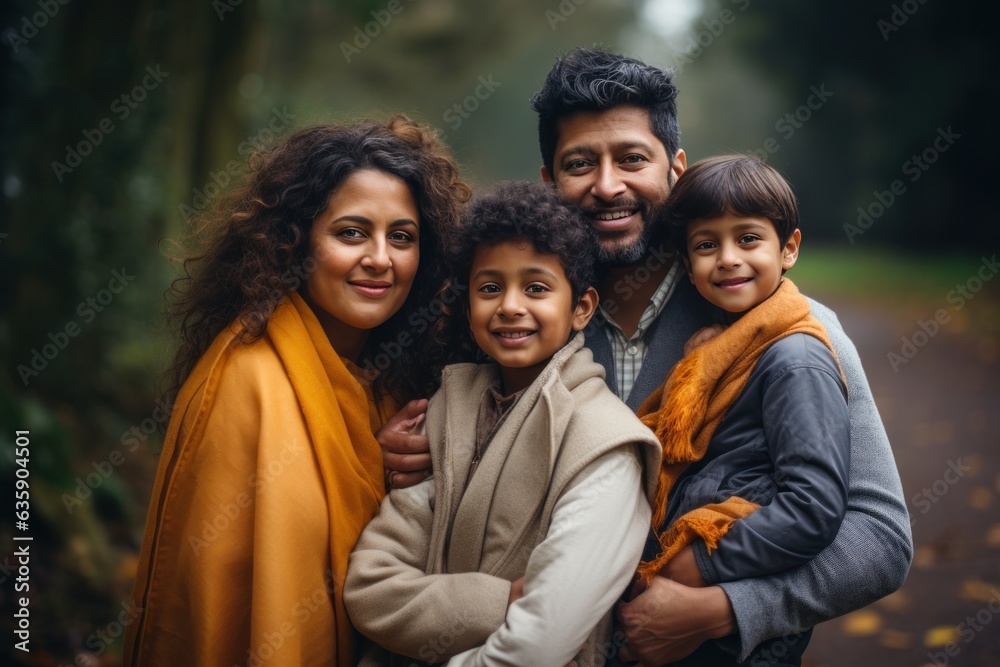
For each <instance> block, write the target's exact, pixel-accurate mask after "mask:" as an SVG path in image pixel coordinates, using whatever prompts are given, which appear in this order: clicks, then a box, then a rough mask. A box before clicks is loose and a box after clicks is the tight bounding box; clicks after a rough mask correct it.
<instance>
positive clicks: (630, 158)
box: [622, 155, 646, 164]
mask: <svg viewBox="0 0 1000 667" xmlns="http://www.w3.org/2000/svg"><path fill="white" fill-rule="evenodd" d="M622 162H628V163H629V164H638V163H639V162H646V158H644V157H643V156H641V155H626V156H625V158H624V159H623V160H622Z"/></svg>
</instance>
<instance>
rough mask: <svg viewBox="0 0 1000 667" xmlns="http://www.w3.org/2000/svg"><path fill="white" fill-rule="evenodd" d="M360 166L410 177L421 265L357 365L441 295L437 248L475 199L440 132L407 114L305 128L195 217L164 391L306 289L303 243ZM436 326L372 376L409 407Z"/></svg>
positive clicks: (424, 387) (176, 300) (431, 378)
mask: <svg viewBox="0 0 1000 667" xmlns="http://www.w3.org/2000/svg"><path fill="white" fill-rule="evenodd" d="M363 169H373V170H378V171H382V172H385V173H387V174H391V175H393V176H397V177H398V178H400V179H402V180H403V181H405V182H406V184H407V185H408V186H409V187H410V190H411V192H412V193H413V198H414V201H415V202H416V204H417V208H418V211H419V213H420V235H419V238H420V265H419V268H418V269H417V274H416V277H415V279H414V281H413V288H412V289H411V290H410V294H409V296H408V297H407V299H406V301H405V302H404V304H403V306H402V308H400V310H399V311H398V312H397V313H396V314H395V315H393V317H391V318H390V319H389V320H388V321H387V322H386V323H385V324H383V325H381V326H379V327H377V328H375V329H374V330H372V332H371V334H370V336H369V339H368V341H367V344H366V349H365V351H364V352H363V353H362V359H361V363H362V364H363V365H365V366H366V367H368V368H374V367H375V365H374V364H371V363H365V362H366V361H367V362H371V361H372V359H373V357H374V356H375V353H376V352H377V351H378V350H379V349H380V347H379V345H380V343H383V342H389V341H395V340H396V338H397V337H398V334H399V333H400V332H401V331H402V330H403V328H404V327H407V322H408V318H409V317H410V315H411V314H413V313H414V312H415V311H416V310H417V308H419V306H420V304H423V303H428V302H429V301H430V300H431V298H432V297H433V295H434V294H435V293H436V292H437V290H438V288H439V287H440V283H441V281H442V279H443V277H444V276H443V272H442V270H441V262H440V261H439V259H438V258H439V252H440V240H441V238H442V236H443V235H444V230H446V229H449V228H451V227H453V226H454V225H455V224H456V222H457V219H458V215H459V212H460V210H461V207H462V205H463V204H464V203H465V202H466V201H468V200H469V198H470V196H471V191H470V189H469V187H468V186H467V185H466V184H465V183H464V182H463V181H462V180H461V178H460V176H459V173H458V168H457V166H456V164H455V162H454V160H453V159H452V158H451V156H450V155H449V154H448V152H447V149H446V148H445V147H444V146H443V145H442V144H441V143H440V142H439V141H438V139H437V136H436V134H435V132H434V131H433V130H431V129H429V128H427V127H423V126H421V125H418V124H417V123H415V122H414V121H412V120H410V119H409V118H407V117H406V116H403V115H397V116H393V117H392V118H390V119H389V120H388V121H385V122H379V121H372V120H369V121H363V122H359V123H356V124H352V125H321V126H317V127H311V128H307V129H304V130H301V131H299V132H297V133H295V134H294V135H292V136H291V137H289V138H288V139H286V140H284V141H283V142H281V143H279V144H277V145H276V146H274V147H271V148H268V149H264V150H261V151H258V152H257V153H255V154H254V155H252V156H251V157H250V159H249V161H248V173H247V174H246V178H245V179H243V181H242V182H241V183H240V184H238V185H237V186H236V187H235V188H234V189H233V190H232V191H230V192H229V193H228V194H227V195H226V196H225V197H224V198H222V199H221V200H220V201H219V203H218V205H217V206H215V207H213V208H212V209H210V210H208V211H206V212H205V213H204V214H202V215H200V216H199V220H198V222H199V223H200V224H199V226H198V231H196V232H195V235H194V236H195V241H196V242H200V245H201V247H203V248H204V251H203V252H202V253H201V254H198V255H196V256H193V257H188V258H187V259H185V260H184V272H185V274H186V275H185V276H184V277H182V278H179V279H178V280H176V281H175V282H174V284H173V286H172V287H171V289H170V291H169V294H170V296H172V303H171V305H170V306H169V308H168V316H169V317H170V318H171V320H172V321H173V322H174V323H175V325H176V326H177V328H178V330H179V334H180V346H179V349H178V350H177V353H176V356H175V357H174V361H173V365H172V367H171V369H170V370H171V373H172V380H173V383H174V386H173V388H172V390H171V391H173V390H176V389H177V388H179V387H180V385H181V384H183V382H184V380H185V379H186V378H187V376H188V375H189V374H190V373H191V370H192V369H193V368H194V365H195V363H196V362H197V361H198V359H199V357H201V355H202V354H204V352H205V350H207V349H208V347H209V345H211V343H212V341H213V340H214V339H215V337H216V336H217V335H218V334H219V333H220V332H221V331H222V330H223V329H224V328H225V327H227V326H228V325H229V324H230V323H232V322H234V321H238V323H239V326H240V327H241V328H242V340H243V341H244V342H247V343H248V342H251V341H254V340H256V339H258V338H260V337H261V336H262V335H264V331H265V329H266V328H267V322H268V319H269V318H270V316H271V314H272V313H273V312H274V309H275V307H276V306H277V305H278V302H279V301H280V299H281V297H282V296H284V295H285V294H287V293H288V292H290V291H292V290H296V289H300V288H301V287H303V285H304V280H305V278H306V277H307V275H308V274H307V272H306V271H307V270H308V269H309V267H310V264H312V265H313V266H314V265H315V262H314V260H312V259H311V257H309V247H308V245H309V244H308V241H309V232H310V229H311V227H312V224H313V220H314V219H315V218H316V216H317V215H319V214H320V213H321V212H323V211H324V210H325V209H326V207H327V204H328V202H329V200H330V197H331V195H332V194H333V193H334V192H335V191H336V190H337V189H338V188H339V187H340V186H341V185H342V184H343V183H344V181H345V180H346V179H347V178H348V177H349V176H350V175H351V174H353V173H355V172H357V171H360V170H363ZM304 268H305V269H306V271H304V270H303V269H304ZM433 330H434V327H428V326H426V325H425V327H423V328H422V329H421V330H420V331H421V332H425V333H424V335H420V334H419V333H418V332H417V331H410V330H409V329H407V331H408V334H409V338H408V340H410V341H412V342H411V343H410V344H409V345H406V346H402V345H399V346H392V347H391V349H393V350H394V352H395V351H396V350H397V348H398V357H397V358H395V359H393V360H392V363H391V364H389V365H388V368H386V369H385V370H384V372H382V373H381V374H379V375H378V377H377V378H375V380H376V384H377V386H378V388H379V389H380V390H384V391H388V392H390V393H392V394H393V395H395V396H396V397H397V398H400V399H404V400H405V399H409V398H413V397H418V396H426V395H428V394H429V393H430V392H431V391H432V390H433V389H434V388H435V386H436V384H437V381H438V378H437V374H436V372H435V371H436V370H437V369H436V368H435V360H437V359H438V358H439V357H440V356H441V355H442V354H443V352H440V351H439V346H437V345H434V344H433V343H432V341H431V340H430V339H431V334H432V332H433ZM394 356H397V355H395V354H394ZM383 366H384V364H383ZM168 393H169V392H168Z"/></svg>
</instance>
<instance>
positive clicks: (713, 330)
mask: <svg viewBox="0 0 1000 667" xmlns="http://www.w3.org/2000/svg"><path fill="white" fill-rule="evenodd" d="M725 330H726V327H724V326H722V325H721V324H713V325H712V326H710V327H702V328H701V329H698V331H696V332H695V333H694V335H693V336H691V337H690V338H689V339H688V342H686V343H684V356H687V355H689V354H691V353H692V352H694V348H696V347H698V346H699V345H704V344H705V343H707V342H708V341H710V340H712V339H713V338H715V337H716V336H718V335H719V334H720V333H722V332H723V331H725Z"/></svg>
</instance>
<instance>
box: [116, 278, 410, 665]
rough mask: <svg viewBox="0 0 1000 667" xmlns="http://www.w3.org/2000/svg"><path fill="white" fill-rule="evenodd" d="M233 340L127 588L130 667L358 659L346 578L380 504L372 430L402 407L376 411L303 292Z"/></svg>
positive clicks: (192, 412) (187, 414)
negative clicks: (257, 328)
mask: <svg viewBox="0 0 1000 667" xmlns="http://www.w3.org/2000/svg"><path fill="white" fill-rule="evenodd" d="M238 333H239V328H238V326H237V325H235V324H234V325H233V326H230V327H229V328H228V329H226V330H225V331H223V332H222V333H221V334H219V336H218V337H217V338H216V339H215V341H214V342H213V343H212V345H211V347H210V348H209V349H208V350H207V351H206V352H205V354H204V355H203V356H202V358H201V359H200V360H199V362H198V363H197V365H196V366H195V368H194V370H193V371H192V373H191V375H190V377H188V379H187V381H186V382H185V383H184V386H183V387H182V389H181V391H180V394H179V396H178V398H177V402H176V404H175V407H174V411H173V414H172V418H171V421H170V425H169V428H168V431H167V435H166V439H165V442H164V446H163V452H162V456H161V459H160V462H159V468H158V470H157V474H156V481H155V485H154V488H153V495H152V499H151V502H150V507H149V513H148V516H147V519H146V530H145V535H144V538H143V545H142V552H141V555H140V559H139V563H138V568H137V576H136V581H135V587H134V589H133V592H132V600H131V604H132V606H133V609H136V610H137V611H138V610H141V614H140V615H139V616H138V618H137V620H135V621H133V622H132V623H131V624H130V625H129V626H128V628H127V634H126V639H125V660H124V664H125V665H128V666H131V667H135V666H138V665H171V666H172V667H177V666H180V667H193V666H199V665H206V666H208V665H212V666H216V665H225V666H226V667H230V666H231V665H248V664H249V665H257V664H262V663H264V664H269V665H333V664H335V665H349V664H353V659H354V643H355V638H354V631H353V630H352V628H351V625H350V622H349V620H348V618H347V614H346V611H345V610H344V606H343V600H342V590H343V582H344V577H345V574H346V569H347V560H348V556H349V555H350V552H351V549H352V548H353V547H354V543H355V541H356V540H357V538H358V536H359V535H360V533H361V530H362V529H363V528H364V526H365V525H366V524H367V523H368V521H369V520H370V519H371V518H372V517H373V516H374V515H375V513H376V512H377V511H378V506H379V502H380V501H381V499H382V497H383V496H384V487H383V469H382V459H381V453H380V451H379V446H378V443H377V442H376V441H375V438H374V436H373V435H372V433H373V428H377V427H378V426H379V425H380V423H381V421H384V418H385V414H392V410H393V408H394V407H395V406H394V405H392V404H388V405H385V406H382V407H383V408H384V409H385V411H384V412H382V413H381V414H379V413H378V408H377V406H375V403H374V401H372V400H371V393H370V388H369V387H367V385H366V384H365V383H364V382H363V381H359V379H358V378H357V377H355V374H357V373H355V374H352V372H351V371H349V370H348V367H347V366H345V363H344V361H343V360H342V359H341V358H340V357H338V356H337V354H336V352H335V351H334V349H333V347H332V346H331V345H330V342H329V340H328V339H327V337H326V334H325V333H324V332H323V329H322V327H321V326H320V324H319V321H318V320H317V319H316V317H315V315H314V314H313V312H312V310H311V309H310V308H309V306H308V305H307V304H306V303H305V302H304V301H303V300H302V298H301V297H300V296H299V295H298V294H295V293H291V294H290V295H289V296H288V297H287V298H286V299H284V300H283V301H282V303H281V304H280V305H279V306H278V308H277V309H276V310H275V312H274V314H273V315H272V317H271V319H270V321H269V322H268V325H267V331H266V333H265V335H264V336H263V337H262V338H260V339H259V340H257V341H254V342H253V343H250V344H244V343H242V342H240V341H239V340H238V338H237V336H238ZM348 363H350V362H348ZM352 366H353V365H352ZM356 370H357V369H356V368H355V371H356Z"/></svg>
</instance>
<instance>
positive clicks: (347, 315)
mask: <svg viewBox="0 0 1000 667" xmlns="http://www.w3.org/2000/svg"><path fill="white" fill-rule="evenodd" d="M419 233H420V216H419V214H418V212H417V205H416V202H414V201H413V195H412V194H411V193H410V188H409V187H408V186H407V185H406V183H405V182H404V181H403V180H402V179H400V178H398V177H396V176H392V175H390V174H387V173H385V172H381V171H375V170H370V169H366V170H362V171H357V172H355V173H353V174H351V176H349V177H348V178H347V180H345V181H344V182H343V184H341V186H340V188H339V189H338V190H337V191H336V192H335V193H334V194H333V195H332V196H331V197H330V201H329V203H328V204H327V207H326V210H324V211H323V212H322V213H320V214H319V215H318V216H317V217H316V220H315V221H314V222H313V226H312V229H311V231H310V233H309V251H310V256H311V257H313V258H314V259H315V260H316V265H315V267H314V269H315V270H313V271H311V272H310V273H309V276H308V278H307V279H306V292H307V294H306V296H307V297H308V301H309V302H310V303H311V305H312V306H313V309H314V310H315V311H316V315H317V317H318V318H319V320H320V323H321V324H322V325H323V329H324V330H325V331H326V333H327V335H328V336H329V337H330V342H331V343H332V344H333V347H334V349H336V350H337V352H338V353H340V354H342V355H344V356H348V357H352V358H355V359H356V358H357V355H358V354H359V353H360V351H361V347H362V346H363V345H364V341H365V339H366V338H367V334H368V331H369V330H371V329H373V328H375V327H377V326H378V325H380V324H382V323H383V322H385V321H386V320H388V319H389V318H390V317H392V315H393V314H395V313H396V311H398V310H399V309H400V308H401V307H402V305H403V302H404V301H405V300H406V297H407V295H408V294H409V293H410V288H411V287H412V286H413V278H414V276H415V275H416V273H417V264H418V263H419V261H420V243H419Z"/></svg>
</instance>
